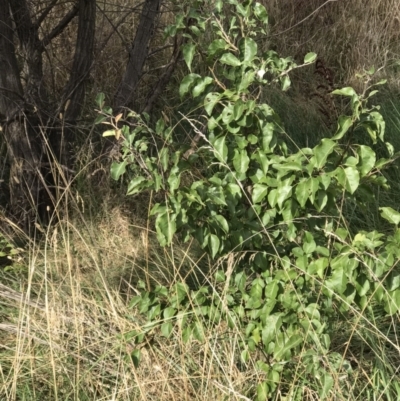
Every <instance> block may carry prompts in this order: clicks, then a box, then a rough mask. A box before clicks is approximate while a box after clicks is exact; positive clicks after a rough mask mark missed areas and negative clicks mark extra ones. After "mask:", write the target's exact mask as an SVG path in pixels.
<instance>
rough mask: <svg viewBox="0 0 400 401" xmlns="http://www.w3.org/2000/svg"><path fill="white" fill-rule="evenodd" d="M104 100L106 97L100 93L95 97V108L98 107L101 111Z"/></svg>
mask: <svg viewBox="0 0 400 401" xmlns="http://www.w3.org/2000/svg"><path fill="white" fill-rule="evenodd" d="M105 98H106V95H105V94H104V93H102V92H100V93H99V94H98V95H97V96H96V104H97V106H99V109H102V108H103V106H104V99H105Z"/></svg>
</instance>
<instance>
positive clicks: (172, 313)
mask: <svg viewBox="0 0 400 401" xmlns="http://www.w3.org/2000/svg"><path fill="white" fill-rule="evenodd" d="M175 313H176V309H175V308H172V307H171V306H169V307H168V308H165V309H164V312H163V316H164V319H169V318H171V317H173V316H175Z"/></svg>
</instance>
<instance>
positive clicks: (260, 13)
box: [254, 2, 268, 24]
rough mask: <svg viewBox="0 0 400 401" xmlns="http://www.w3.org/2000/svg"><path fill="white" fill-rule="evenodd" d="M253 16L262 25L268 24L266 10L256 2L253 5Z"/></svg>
mask: <svg viewBox="0 0 400 401" xmlns="http://www.w3.org/2000/svg"><path fill="white" fill-rule="evenodd" d="M254 15H255V16H256V17H257V18H258V19H259V20H260V21H261V22H263V23H264V24H268V13H267V10H266V8H265V7H264V6H263V5H262V4H260V3H258V2H257V3H255V4H254Z"/></svg>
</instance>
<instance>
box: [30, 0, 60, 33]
mask: <svg viewBox="0 0 400 401" xmlns="http://www.w3.org/2000/svg"><path fill="white" fill-rule="evenodd" d="M57 1H58V0H53V1H52V2H51V3H50V4H49V5H48V6H47V7H46V8H45V9H44V11H43V12H42V14H41V15H39V17H38V19H37V20H36V21H35V25H36V27H37V28H39V26H40V25H42V22H43V21H44V20H45V18H46V17H47V16H48V14H49V12H50V11H51V10H52V9H53V8H54V6H55V5H56V4H57Z"/></svg>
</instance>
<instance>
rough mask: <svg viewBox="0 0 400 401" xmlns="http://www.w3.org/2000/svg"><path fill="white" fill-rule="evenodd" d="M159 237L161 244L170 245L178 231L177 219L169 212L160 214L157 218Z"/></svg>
mask: <svg viewBox="0 0 400 401" xmlns="http://www.w3.org/2000/svg"><path fill="white" fill-rule="evenodd" d="M156 230H157V239H158V242H159V243H160V245H161V246H165V245H170V244H171V242H172V238H173V236H174V234H175V232H176V222H175V219H173V218H172V216H170V214H169V213H164V214H160V215H158V216H157V218H156Z"/></svg>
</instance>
